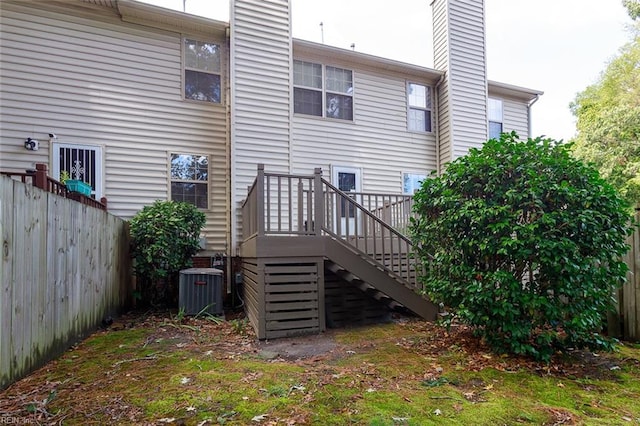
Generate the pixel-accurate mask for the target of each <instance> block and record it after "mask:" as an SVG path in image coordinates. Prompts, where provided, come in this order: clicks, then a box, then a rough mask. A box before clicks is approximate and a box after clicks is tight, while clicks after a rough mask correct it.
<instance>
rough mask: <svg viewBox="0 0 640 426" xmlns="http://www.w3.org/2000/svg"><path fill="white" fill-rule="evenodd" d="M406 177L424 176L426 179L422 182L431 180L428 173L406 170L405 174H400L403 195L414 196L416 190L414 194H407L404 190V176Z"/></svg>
mask: <svg viewBox="0 0 640 426" xmlns="http://www.w3.org/2000/svg"><path fill="white" fill-rule="evenodd" d="M405 175H418V176H424V178H423V179H422V181H424V180H425V179H428V178H429V173H427V172H424V171H423V172H418V171H412V170H405V171H403V172H401V173H400V185H401V186H402V195H413V194H414V193H415V189H416V188H414V192H405V190H404V176H405Z"/></svg>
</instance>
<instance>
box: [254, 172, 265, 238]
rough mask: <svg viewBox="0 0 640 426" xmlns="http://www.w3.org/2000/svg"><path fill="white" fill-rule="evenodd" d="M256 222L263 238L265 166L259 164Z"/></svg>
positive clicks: (259, 233)
mask: <svg viewBox="0 0 640 426" xmlns="http://www.w3.org/2000/svg"><path fill="white" fill-rule="evenodd" d="M267 190H268V188H267ZM256 221H257V223H256V225H257V227H256V232H257V234H258V235H259V236H262V235H264V164H258V175H257V177H256Z"/></svg>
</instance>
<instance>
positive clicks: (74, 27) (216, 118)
mask: <svg viewBox="0 0 640 426" xmlns="http://www.w3.org/2000/svg"><path fill="white" fill-rule="evenodd" d="M40 7H42V9H40ZM46 8H47V4H46V3H33V4H31V3H30V4H29V5H27V6H22V5H15V4H4V3H3V5H2V7H1V8H0V14H1V18H0V19H1V21H0V24H1V25H2V46H1V51H0V55H1V57H2V70H1V71H0V72H1V83H2V84H1V87H0V91H1V92H0V95H1V97H2V103H1V107H0V115H1V117H2V119H1V122H0V134H1V135H2V143H1V144H0V169H2V170H15V171H23V170H24V169H26V168H33V165H34V163H36V162H42V163H46V164H49V165H51V163H50V159H51V155H50V149H49V143H48V142H46V139H47V138H46V135H47V134H48V133H56V134H57V136H58V142H60V143H69V144H80V145H81V144H87V143H90V144H94V145H99V146H101V147H103V158H104V177H105V182H104V183H105V186H104V196H105V197H107V199H108V205H109V211H110V212H111V213H113V214H115V215H118V216H121V217H123V218H131V217H132V216H133V215H134V214H135V213H136V212H137V211H139V210H140V209H141V208H142V207H143V206H146V205H149V204H152V203H153V202H154V201H155V200H159V199H160V200H166V199H168V197H169V168H168V166H167V153H168V152H181V151H182V150H183V149H184V146H185V144H186V143H188V145H189V151H195V152H198V153H201V154H202V155H207V156H208V157H209V159H210V162H211V164H210V170H211V176H210V181H209V183H210V187H209V191H210V193H209V196H210V209H208V210H206V211H205V213H206V215H207V223H206V227H205V229H204V234H205V235H206V238H207V248H208V249H211V250H215V251H224V250H225V247H226V244H225V243H226V231H227V226H226V225H227V222H226V210H227V207H226V206H227V189H226V186H225V185H226V180H227V178H226V173H227V168H228V163H227V160H226V159H227V154H226V146H227V145H226V134H227V130H226V113H225V108H224V106H221V105H217V104H207V103H196V102H185V101H184V100H183V96H182V90H183V89H182V61H181V43H182V38H181V35H180V34H178V33H172V32H168V31H162V30H155V29H153V28H151V27H148V26H141V25H134V24H128V23H123V22H121V21H120V18H119V17H118V16H116V15H115V14H114V13H113V11H111V10H109V9H105V12H104V14H103V15H101V16H97V17H94V18H92V19H88V18H85V17H80V16H74V15H73V8H69V10H68V11H67V12H65V13H58V12H56V11H52V10H47V9H46ZM96 15H98V13H96ZM220 43H222V44H223V43H224V41H220ZM27 136H31V137H35V138H36V139H39V140H40V141H41V142H43V143H42V148H41V149H40V150H39V151H37V152H29V151H26V150H25V149H24V147H23V146H22V141H24V139H25V138H26V137H27ZM43 140H44V141H43ZM14 141H15V142H14ZM17 142H20V143H19V144H18V143H17ZM50 169H51V167H50Z"/></svg>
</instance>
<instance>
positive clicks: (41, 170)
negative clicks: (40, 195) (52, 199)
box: [34, 163, 49, 191]
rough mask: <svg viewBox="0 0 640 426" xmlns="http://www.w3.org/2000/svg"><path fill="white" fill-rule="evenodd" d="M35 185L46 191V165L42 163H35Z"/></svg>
mask: <svg viewBox="0 0 640 426" xmlns="http://www.w3.org/2000/svg"><path fill="white" fill-rule="evenodd" d="M34 184H35V186H36V187H37V188H40V189H44V190H45V191H48V189H49V188H47V165H46V164H42V163H37V164H36V176H35V182H34Z"/></svg>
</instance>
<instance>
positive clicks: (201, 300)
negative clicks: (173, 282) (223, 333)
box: [178, 268, 224, 315]
mask: <svg viewBox="0 0 640 426" xmlns="http://www.w3.org/2000/svg"><path fill="white" fill-rule="evenodd" d="M178 291H179V295H178V307H179V309H180V310H184V313H185V314H186V315H197V314H204V313H208V314H211V315H222V314H223V313H224V309H223V306H222V271H221V270H219V269H215V268H191V269H183V270H182V271H180V283H179V289H178Z"/></svg>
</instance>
